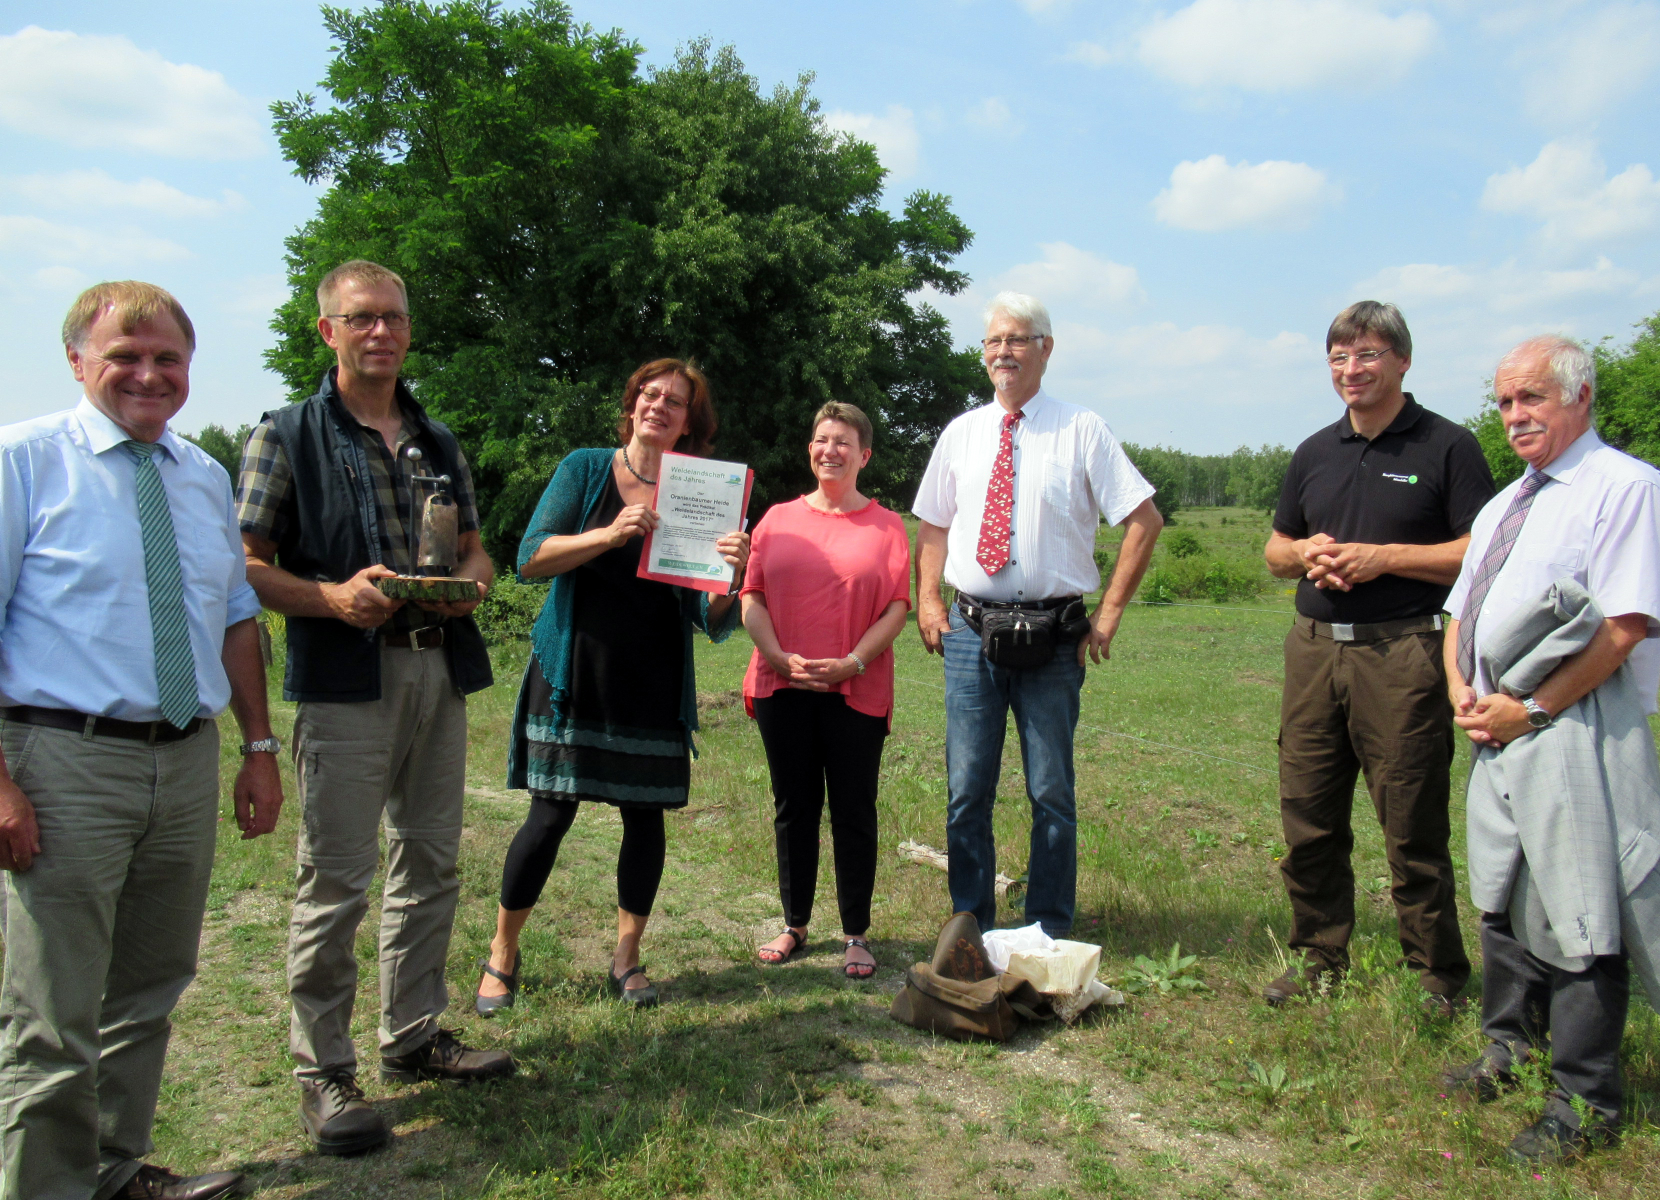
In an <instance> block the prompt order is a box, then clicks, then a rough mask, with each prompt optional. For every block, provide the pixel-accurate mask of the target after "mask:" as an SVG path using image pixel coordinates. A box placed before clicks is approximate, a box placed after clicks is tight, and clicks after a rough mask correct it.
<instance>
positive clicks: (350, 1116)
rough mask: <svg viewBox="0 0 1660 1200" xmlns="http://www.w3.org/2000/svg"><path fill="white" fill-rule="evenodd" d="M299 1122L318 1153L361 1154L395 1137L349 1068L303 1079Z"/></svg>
mask: <svg viewBox="0 0 1660 1200" xmlns="http://www.w3.org/2000/svg"><path fill="white" fill-rule="evenodd" d="M300 1124H302V1125H304V1126H305V1131H306V1136H307V1137H309V1138H310V1139H311V1144H312V1145H313V1146H316V1147H317V1153H319V1154H362V1153H363V1152H364V1151H366V1150H373V1149H375V1148H377V1147H379V1146H384V1145H385V1144H386V1143H387V1142H388V1141H389V1140H390V1139H391V1137H392V1130H391V1129H389V1128H388V1127H387V1124H386V1118H385V1117H383V1116H381V1115H380V1114H379V1113H378V1112H376V1111H375V1110H374V1109H373V1108H371V1107H370V1106H369V1101H368V1100H366V1099H365V1098H364V1096H363V1089H362V1088H360V1087H358V1086H357V1080H356V1079H354V1078H353V1077H352V1076H351V1074H350V1073H349V1072H346V1071H336V1072H335V1073H334V1074H332V1075H325V1076H323V1077H322V1078H321V1079H302V1080H301V1081H300Z"/></svg>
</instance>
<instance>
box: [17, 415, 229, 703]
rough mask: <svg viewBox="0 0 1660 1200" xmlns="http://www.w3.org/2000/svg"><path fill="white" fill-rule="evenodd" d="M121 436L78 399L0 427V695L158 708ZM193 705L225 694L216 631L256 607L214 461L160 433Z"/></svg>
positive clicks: (223, 699)
mask: <svg viewBox="0 0 1660 1200" xmlns="http://www.w3.org/2000/svg"><path fill="white" fill-rule="evenodd" d="M127 440H128V438H127V434H126V433H125V432H123V431H122V429H121V427H120V426H119V425H117V424H116V423H115V422H114V421H112V420H110V419H109V418H108V417H107V416H105V415H104V414H103V413H102V412H100V411H99V410H98V409H97V408H95V407H94V406H93V404H92V402H91V401H90V400H87V399H84V398H83V399H82V400H81V402H80V404H79V405H77V406H76V407H75V408H73V409H70V410H68V411H66V412H60V413H53V414H52V415H51V416H47V417H39V418H36V419H35V420H32V421H22V422H19V423H18V424H16V425H7V426H4V427H3V428H0V604H3V605H4V608H3V610H0V701H3V702H4V703H5V704H7V705H13V704H28V705H34V706H37V707H41V708H68V709H74V710H75V711H77V712H83V713H92V714H95V715H97V716H103V717H117V718H120V719H121V720H125V721H155V720H159V719H160V718H161V709H160V706H159V698H158V695H157V691H156V655H155V643H154V641H153V638H152V634H151V631H150V595H149V591H148V589H147V588H146V586H145V575H144V544H143V540H142V537H141V535H140V533H139V527H138V499H137V495H136V492H135V484H134V479H135V474H136V471H137V464H136V463H135V462H134V461H133V458H132V455H131V454H129V453H128V452H127V451H126V450H125V449H124V448H123V446H122V443H124V442H125V441H127ZM156 444H157V445H158V446H160V447H161V450H162V453H160V454H158V455H156V456H155V463H156V467H157V469H158V470H159V471H160V473H161V479H162V484H163V486H165V487H166V489H167V503H168V507H169V508H170V509H171V510H172V514H173V533H174V537H175V539H176V540H177V542H178V547H179V570H180V573H181V575H182V577H183V580H184V603H185V615H186V618H187V620H188V623H189V627H190V649H191V653H192V654H193V655H194V656H195V659H196V694H197V695H198V696H199V697H200V698H201V707H200V708H199V709H198V710H197V713H198V715H199V716H204V717H210V716H214V715H216V714H217V713H219V712H221V711H222V710H223V709H224V708H225V706H226V705H227V704H228V703H230V694H231V690H230V681H229V680H228V679H227V678H226V677H225V668H224V666H223V664H222V663H221V662H220V653H221V651H222V650H223V648H224V642H225V630H226V628H227V627H228V626H231V625H234V624H236V623H237V622H239V621H245V620H247V619H248V618H249V617H251V616H253V615H254V614H256V613H257V612H259V599H258V597H256V596H255V595H254V590H253V588H251V587H249V586H248V581H247V578H246V576H245V573H244V559H243V556H242V537H241V534H240V533H239V532H238V530H237V526H236V510H235V502H234V500H233V499H232V497H231V485H230V479H229V478H228V477H227V476H226V474H225V469H224V468H223V467H222V466H220V465H219V464H218V463H217V462H215V461H214V460H213V459H212V458H210V457H209V456H208V455H207V453H206V452H204V451H203V450H201V449H200V448H198V447H196V446H193V445H191V444H190V443H189V442H186V441H185V440H183V439H182V438H179V437H177V436H175V435H174V433H173V432H172V430H168V431H167V432H165V433H163V434H162V436H161V440H160V441H159V442H158V443H156Z"/></svg>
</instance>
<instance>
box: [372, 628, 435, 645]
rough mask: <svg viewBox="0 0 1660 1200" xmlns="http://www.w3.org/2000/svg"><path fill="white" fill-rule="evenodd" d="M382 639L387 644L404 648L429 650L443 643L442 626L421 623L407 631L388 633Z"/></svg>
mask: <svg viewBox="0 0 1660 1200" xmlns="http://www.w3.org/2000/svg"><path fill="white" fill-rule="evenodd" d="M384 641H385V642H386V644H387V645H388V646H401V647H403V648H404V649H405V650H431V649H433V648H434V647H437V646H442V645H443V644H444V627H443V626H442V625H423V626H421V628H419V629H412V630H410V631H409V632H408V633H389V634H387V635H386V637H385V639H384Z"/></svg>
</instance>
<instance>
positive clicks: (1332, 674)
mask: <svg viewBox="0 0 1660 1200" xmlns="http://www.w3.org/2000/svg"><path fill="white" fill-rule="evenodd" d="M1441 637H1442V635H1441V633H1439V632H1427V633H1409V634H1404V635H1402V636H1399V637H1391V638H1386V639H1383V640H1381V641H1371V642H1366V641H1354V642H1341V641H1333V640H1332V639H1331V638H1329V637H1325V636H1322V635H1320V634H1318V633H1316V632H1315V631H1314V630H1313V629H1312V628H1311V627H1310V622H1308V621H1307V620H1306V619H1305V618H1302V617H1299V618H1298V619H1297V623H1296V624H1295V625H1293V626H1292V628H1291V631H1290V633H1288V634H1287V635H1286V639H1285V691H1284V692H1283V694H1282V695H1281V699H1280V737H1279V744H1280V821H1281V825H1282V826H1283V828H1284V831H1285V844H1286V847H1287V850H1286V854H1285V857H1284V858H1282V859H1281V860H1280V875H1281V876H1282V878H1283V879H1284V881H1285V890H1286V893H1287V894H1288V895H1289V896H1290V899H1291V937H1290V945H1291V948H1292V949H1293V950H1302V951H1305V952H1307V953H1308V954H1309V955H1310V956H1311V957H1313V958H1315V959H1317V960H1319V961H1322V962H1324V963H1325V964H1327V965H1328V966H1331V967H1333V968H1337V969H1343V968H1346V967H1347V966H1348V961H1349V957H1348V945H1349V938H1350V935H1351V934H1353V932H1354V925H1355V898H1354V897H1355V891H1354V885H1355V876H1354V868H1353V866H1352V864H1351V861H1350V859H1351V856H1352V854H1353V852H1354V827H1353V825H1352V823H1351V821H1352V816H1353V813H1352V810H1353V806H1354V787H1355V780H1356V778H1357V776H1358V775H1359V774H1360V772H1362V771H1364V772H1365V775H1366V787H1367V790H1368V791H1369V792H1370V793H1371V796H1372V807H1373V810H1374V811H1375V812H1376V814H1377V819H1378V823H1379V825H1381V826H1382V827H1383V840H1384V850H1385V853H1386V855H1387V857H1388V860H1389V875H1390V888H1389V894H1390V898H1391V899H1392V900H1393V901H1394V904H1395V918H1396V922H1397V925H1398V932H1399V936H1400V943H1401V951H1402V953H1403V954H1404V955H1405V958H1406V964H1407V966H1408V967H1410V968H1411V969H1412V970H1414V971H1416V972H1417V973H1418V976H1419V979H1420V981H1421V982H1422V984H1423V986H1424V988H1425V990H1426V991H1430V992H1435V993H1438V994H1441V995H1445V996H1453V995H1456V994H1457V993H1458V992H1459V991H1460V990H1461V989H1462V988H1463V987H1464V985H1465V984H1466V983H1467V982H1468V981H1469V978H1470V960H1469V959H1468V958H1467V957H1466V956H1465V953H1464V939H1463V935H1462V934H1461V933H1460V932H1459V928H1458V908H1457V903H1456V899H1455V892H1456V884H1455V881H1454V879H1453V866H1452V855H1451V852H1450V850H1449V849H1448V840H1449V838H1450V836H1451V832H1452V830H1451V825H1450V822H1449V819H1448V814H1447V807H1448V803H1449V797H1450V791H1451V779H1450V776H1449V772H1450V770H1451V767H1452V753H1453V731H1454V726H1453V723H1452V704H1451V701H1449V700H1448V699H1447V676H1446V668H1445V666H1444V665H1443V663H1442V660H1441Z"/></svg>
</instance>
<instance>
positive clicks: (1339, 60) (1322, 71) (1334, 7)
mask: <svg viewBox="0 0 1660 1200" xmlns="http://www.w3.org/2000/svg"><path fill="white" fill-rule="evenodd" d="M1436 32H1437V27H1436V23H1435V19H1434V18H1433V17H1431V16H1430V15H1429V14H1427V13H1422V12H1406V13H1402V14H1401V15H1400V16H1394V17H1392V16H1388V15H1386V14H1384V13H1381V12H1379V11H1378V10H1377V8H1376V6H1375V5H1373V4H1370V3H1366V2H1365V0H1194V3H1192V4H1189V5H1188V6H1187V7H1186V8H1184V9H1182V10H1180V11H1179V12H1176V13H1174V14H1172V15H1170V16H1168V17H1165V16H1161V17H1159V18H1157V19H1156V20H1154V21H1153V22H1152V24H1150V25H1148V26H1147V27H1146V28H1145V29H1143V30H1142V31H1141V34H1140V35H1139V37H1138V39H1137V40H1138V47H1137V49H1138V54H1139V57H1140V59H1141V61H1142V62H1143V63H1144V64H1145V65H1146V66H1147V67H1149V68H1150V69H1152V70H1153V71H1154V72H1156V73H1157V74H1159V75H1162V76H1164V77H1165V78H1166V79H1170V80H1173V81H1174V82H1176V83H1179V84H1183V85H1185V86H1187V87H1194V88H1215V87H1237V88H1244V89H1246V90H1247V91H1257V92H1287V91H1295V90H1298V89H1302V88H1316V87H1337V88H1341V89H1343V90H1347V91H1356V90H1360V89H1362V88H1368V87H1375V86H1378V85H1381V84H1387V83H1393V82H1395V81H1396V80H1398V79H1400V78H1401V77H1402V76H1404V75H1405V74H1406V73H1407V72H1408V71H1410V70H1411V69H1412V66H1413V64H1414V63H1416V62H1417V61H1418V60H1419V59H1420V58H1422V57H1423V56H1424V55H1425V54H1427V53H1429V51H1430V49H1431V48H1432V47H1433V46H1434V44H1435V39H1436Z"/></svg>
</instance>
